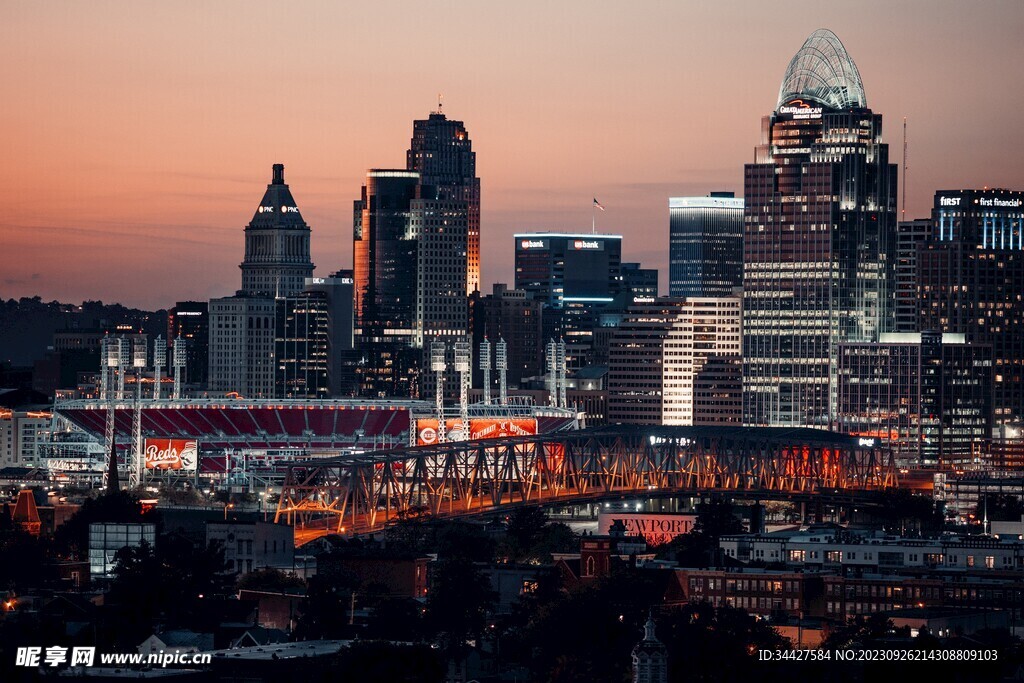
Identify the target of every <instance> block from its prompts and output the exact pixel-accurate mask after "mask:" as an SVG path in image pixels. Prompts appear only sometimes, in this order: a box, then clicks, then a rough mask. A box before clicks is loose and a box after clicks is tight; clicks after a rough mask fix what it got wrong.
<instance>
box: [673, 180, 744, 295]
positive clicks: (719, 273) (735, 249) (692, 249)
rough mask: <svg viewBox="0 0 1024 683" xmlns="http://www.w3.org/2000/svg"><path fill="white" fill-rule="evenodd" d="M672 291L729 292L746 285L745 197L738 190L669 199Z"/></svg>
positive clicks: (698, 292) (719, 293)
mask: <svg viewBox="0 0 1024 683" xmlns="http://www.w3.org/2000/svg"><path fill="white" fill-rule="evenodd" d="M668 220H669V245H668V250H669V251H668V281H669V286H668V289H669V296H719V295H729V294H732V293H733V292H734V290H736V289H737V288H740V287H742V286H743V200H742V199H736V197H735V196H734V195H733V193H732V192H712V193H711V194H710V195H709V196H707V197H672V198H670V199H669V200H668Z"/></svg>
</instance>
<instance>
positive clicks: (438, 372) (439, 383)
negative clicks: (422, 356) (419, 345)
mask: <svg viewBox="0 0 1024 683" xmlns="http://www.w3.org/2000/svg"><path fill="white" fill-rule="evenodd" d="M444 351H445V344H444V342H443V341H441V340H440V339H435V340H434V341H432V342H430V371H431V372H433V373H434V399H435V401H436V402H437V442H438V443H444V442H445V441H447V429H446V427H447V425H446V424H445V421H444V371H445V368H446V367H447V366H446V365H445V362H444Z"/></svg>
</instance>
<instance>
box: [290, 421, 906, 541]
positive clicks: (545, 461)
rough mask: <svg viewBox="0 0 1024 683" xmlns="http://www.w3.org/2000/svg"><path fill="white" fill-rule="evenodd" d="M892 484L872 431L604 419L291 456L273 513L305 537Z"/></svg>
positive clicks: (889, 462)
mask: <svg viewBox="0 0 1024 683" xmlns="http://www.w3.org/2000/svg"><path fill="white" fill-rule="evenodd" d="M895 485H896V469H895V466H894V464H893V458H892V453H891V452H890V451H889V450H888V449H885V448H882V447H879V446H877V445H876V442H875V441H874V440H871V439H864V438H858V437H851V436H847V435H845V434H835V433H832V432H826V431H821V430H817V429H788V428H770V427H625V426H620V427H599V428H593V429H586V430H581V431H575V432H564V433H558V434H547V435H537V436H530V437H515V438H504V439H494V440H481V441H462V442H455V443H448V444H439V445H434V446H422V447H415V448H414V447H409V448H402V449H395V450H389V451H378V452H374V453H365V454H360V455H353V456H343V457H334V458H329V459H319V460H307V461H299V462H295V463H293V464H291V465H290V467H289V468H288V473H287V476H286V478H285V483H284V486H283V488H282V490H281V498H280V502H279V503H278V508H277V514H276V516H275V520H277V521H286V522H288V523H290V524H294V525H295V526H296V540H297V542H299V543H301V542H305V540H309V538H313V537H315V536H317V535H322V534H324V533H366V532H370V531H375V530H379V529H381V528H383V527H384V526H386V525H387V524H388V523H389V522H392V521H395V520H397V519H401V518H407V517H410V516H422V515H426V516H434V517H456V516H463V515H473V514H480V513H483V512H489V511H498V510H500V509H502V508H503V507H509V506H516V505H523V504H538V505H555V504H563V503H566V504H570V503H573V502H574V501H578V502H584V501H588V500H598V499H600V498H603V497H614V496H619V495H629V494H635V493H644V494H648V495H663V494H665V493H672V492H680V493H683V492H715V491H727V492H734V493H737V492H738V493H745V492H750V494H751V495H757V496H764V497H778V496H779V495H780V494H781V496H782V497H786V496H787V495H793V496H796V495H801V494H802V495H807V496H818V495H821V494H823V493H824V494H836V493H844V492H845V493H848V492H868V491H879V490H882V489H885V488H889V487H893V486H895ZM773 494H774V495H773ZM304 536H309V538H303V537H304Z"/></svg>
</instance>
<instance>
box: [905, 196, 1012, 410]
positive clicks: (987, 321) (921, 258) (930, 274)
mask: <svg viewBox="0 0 1024 683" xmlns="http://www.w3.org/2000/svg"><path fill="white" fill-rule="evenodd" d="M931 222H932V238H931V240H930V241H929V242H928V243H927V244H926V245H923V246H921V248H920V249H919V250H918V253H917V285H918V296H919V302H918V303H919V310H918V313H919V318H918V325H919V326H920V329H935V330H941V331H943V332H959V333H963V334H964V335H966V338H967V341H968V342H970V343H972V344H983V345H989V346H991V347H992V364H993V386H994V396H993V400H994V403H995V408H994V412H995V420H996V422H998V423H1005V422H1012V421H1014V420H1020V419H1021V418H1024V192H1012V191H1008V190H957V191H940V192H936V193H935V203H934V208H933V210H932V221H931Z"/></svg>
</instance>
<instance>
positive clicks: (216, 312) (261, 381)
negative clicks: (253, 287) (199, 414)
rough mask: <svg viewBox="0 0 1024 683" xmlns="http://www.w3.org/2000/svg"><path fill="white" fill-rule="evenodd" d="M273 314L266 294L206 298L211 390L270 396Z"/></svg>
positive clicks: (273, 306)
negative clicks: (208, 322) (208, 303)
mask: <svg viewBox="0 0 1024 683" xmlns="http://www.w3.org/2000/svg"><path fill="white" fill-rule="evenodd" d="M276 314H277V304H276V302H275V300H274V299H271V298H267V297H252V296H244V295H237V296H229V297H223V298H220V299H210V356H209V364H208V365H209V372H210V381H209V388H210V392H211V393H220V392H222V393H228V392H238V393H239V394H241V395H242V396H244V397H245V398H274V391H275V363H274V351H275V349H274V342H275V332H276V323H275V320H276Z"/></svg>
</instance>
